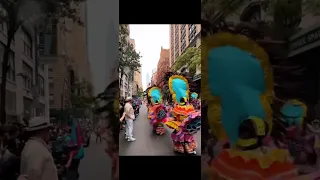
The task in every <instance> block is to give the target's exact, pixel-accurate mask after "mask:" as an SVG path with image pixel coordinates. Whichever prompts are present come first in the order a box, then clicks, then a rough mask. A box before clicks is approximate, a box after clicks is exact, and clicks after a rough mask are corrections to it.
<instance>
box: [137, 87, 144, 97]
mask: <svg viewBox="0 0 320 180" xmlns="http://www.w3.org/2000/svg"><path fill="white" fill-rule="evenodd" d="M138 96H139V97H143V89H142V88H141V87H139V89H138Z"/></svg>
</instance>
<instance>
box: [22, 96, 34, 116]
mask: <svg viewBox="0 0 320 180" xmlns="http://www.w3.org/2000/svg"><path fill="white" fill-rule="evenodd" d="M31 105H32V99H29V98H27V97H23V109H24V111H25V112H29V113H31V112H30V108H31Z"/></svg>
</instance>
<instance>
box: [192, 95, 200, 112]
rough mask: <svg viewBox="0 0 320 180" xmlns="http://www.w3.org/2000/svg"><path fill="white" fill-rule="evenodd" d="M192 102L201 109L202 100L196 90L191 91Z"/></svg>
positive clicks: (196, 107)
mask: <svg viewBox="0 0 320 180" xmlns="http://www.w3.org/2000/svg"><path fill="white" fill-rule="evenodd" d="M191 104H192V106H193V107H194V108H195V109H200V101H199V99H198V94H197V93H195V92H193V93H191Z"/></svg>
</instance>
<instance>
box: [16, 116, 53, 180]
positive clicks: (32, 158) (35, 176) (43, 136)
mask: <svg viewBox="0 0 320 180" xmlns="http://www.w3.org/2000/svg"><path fill="white" fill-rule="evenodd" d="M50 127H51V124H50V123H49V120H46V119H45V117H35V118H32V119H31V120H30V121H29V124H28V127H26V131H27V132H28V133H29V134H30V138H29V140H28V141H27V142H26V144H25V146H24V148H23V150H22V153H21V164H20V173H21V174H22V175H26V176H27V177H28V179H30V180H58V172H57V168H56V165H55V164H54V161H53V157H52V155H51V152H50V151H49V149H48V144H47V143H48V141H49V138H50V134H49V128H50Z"/></svg>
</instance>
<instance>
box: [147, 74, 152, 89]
mask: <svg viewBox="0 0 320 180" xmlns="http://www.w3.org/2000/svg"><path fill="white" fill-rule="evenodd" d="M150 81H151V77H150V74H149V73H148V72H147V75H146V84H147V87H148V86H149V84H150ZM147 87H146V88H147Z"/></svg>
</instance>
